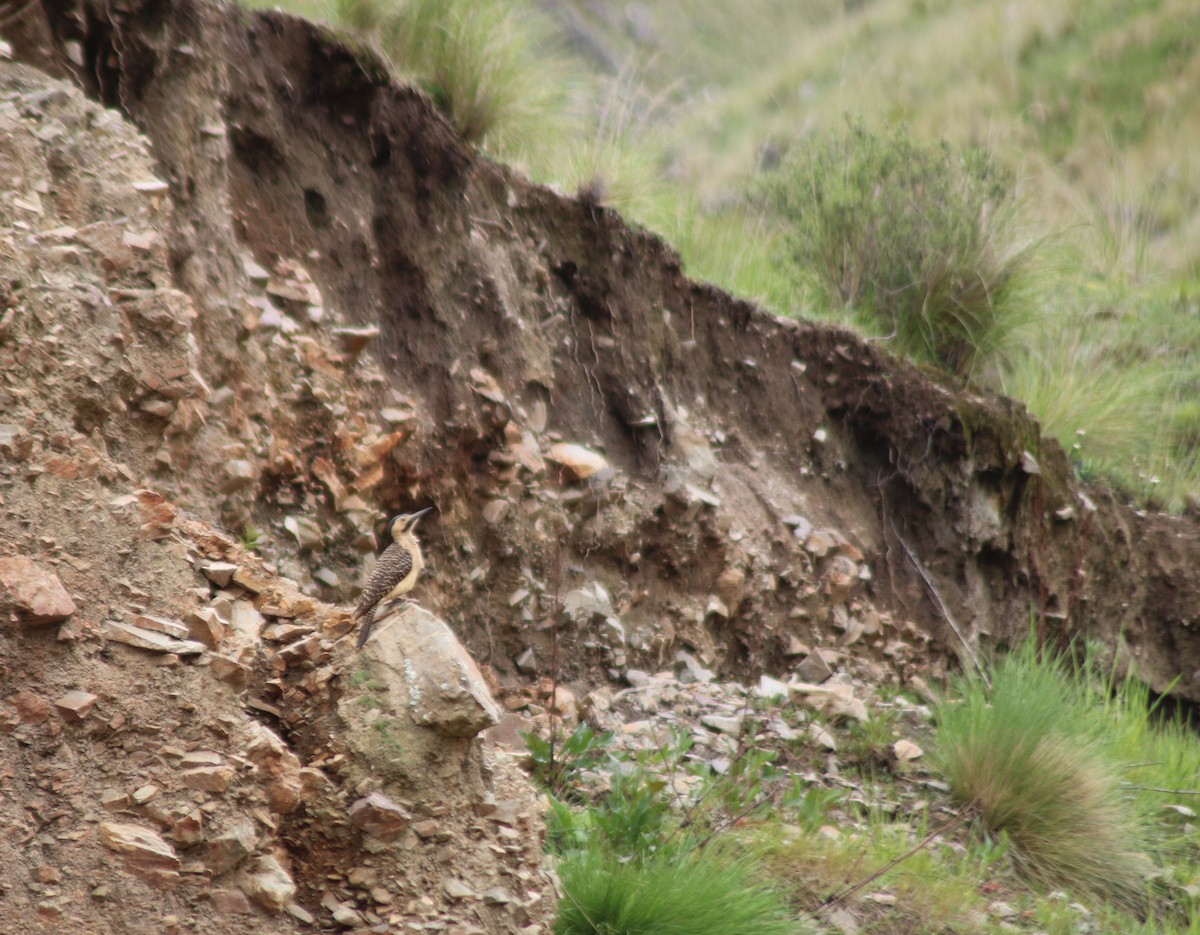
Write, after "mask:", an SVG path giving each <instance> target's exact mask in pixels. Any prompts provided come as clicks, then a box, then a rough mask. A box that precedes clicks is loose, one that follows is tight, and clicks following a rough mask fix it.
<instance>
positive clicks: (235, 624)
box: [229, 600, 267, 643]
mask: <svg viewBox="0 0 1200 935" xmlns="http://www.w3.org/2000/svg"><path fill="white" fill-rule="evenodd" d="M266 622H267V621H266V618H265V617H264V616H263V615H262V614H261V613H260V612H259V610H258V608H257V607H255V606H254V605H253V604H252V603H250V602H249V601H240V600H239V601H234V602H233V607H232V612H231V616H230V620H229V626H230V628H231V629H232V630H233V631H234V633H237V634H239V635H241V636H245V637H246V638H247V639H250V640H253V641H254V642H256V643H257V642H258V639H259V637H260V636H261V634H262V630H263V626H264V625H265V624H266Z"/></svg>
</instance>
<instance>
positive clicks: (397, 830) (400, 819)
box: [348, 792, 412, 842]
mask: <svg viewBox="0 0 1200 935" xmlns="http://www.w3.org/2000/svg"><path fill="white" fill-rule="evenodd" d="M348 814H349V816H350V824H352V825H353V826H354V827H355V828H358V829H359V830H360V831H363V832H364V833H366V834H369V835H371V837H373V838H378V839H379V840H380V841H384V842H391V841H396V840H399V838H400V836H401V835H402V834H404V832H405V830H406V829H407V828H408V825H409V822H410V820H411V818H412V816H411V815H410V814H409V813H408V811H407V810H406V809H405V808H404V807H403V806H401V805H397V804H396V803H395V802H393V801H392V800H391V799H389V798H388V797H387V796H386V795H384V794H383V793H382V792H372V793H371V794H370V795H368V796H365V797H363V798H361V799H359V800H358V801H357V802H355V803H354V804H353V805H351V806H350V809H349V812H348Z"/></svg>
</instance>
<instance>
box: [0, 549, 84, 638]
mask: <svg viewBox="0 0 1200 935" xmlns="http://www.w3.org/2000/svg"><path fill="white" fill-rule="evenodd" d="M4 594H7V596H8V598H9V599H10V600H11V601H12V602H13V603H14V604H16V606H17V609H18V610H19V611H20V612H21V613H22V615H23V616H24V617H25V619H26V620H27V621H28V622H30V623H36V624H44V623H58V622H59V621H60V620H66V619H67V618H68V617H69V616H71V614H73V613H75V609H76V608H75V602H74V601H73V600H71V595H70V594H68V593H67V589H66V588H64V587H63V586H62V582H61V581H59V580H58V575H56V574H55V573H54V572H53V571H50V570H49V569H47V568H43V567H42V566H40V565H38V564H37V563H36V562H32V561H30V560H29V559H27V558H26V557H25V556H23V555H9V556H6V557H5V558H0V595H4Z"/></svg>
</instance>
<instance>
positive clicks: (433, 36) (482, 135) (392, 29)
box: [330, 0, 567, 156]
mask: <svg viewBox="0 0 1200 935" xmlns="http://www.w3.org/2000/svg"><path fill="white" fill-rule="evenodd" d="M330 14H331V17H332V19H333V20H334V21H335V22H336V23H338V24H339V25H342V26H345V27H348V28H350V29H354V30H356V31H358V32H360V33H362V34H364V35H367V36H370V37H373V38H374V39H375V40H376V41H377V42H378V43H379V45H380V47H381V49H382V50H383V52H384V53H385V54H386V55H387V56H388V58H389V59H391V61H392V63H393V64H394V65H395V67H396V69H397V70H398V72H399V73H400V74H401V75H402V76H405V77H407V78H409V79H410V80H412V81H414V82H415V83H416V84H418V85H419V86H420V87H421V88H422V89H423V90H424V91H425V92H426V93H427V94H429V96H430V97H432V98H433V100H434V102H435V103H436V104H437V105H438V107H439V108H441V109H442V110H443V111H444V112H445V113H446V114H447V115H448V116H449V117H450V119H451V120H452V121H453V123H454V125H455V127H456V128H457V129H458V132H459V133H461V134H462V136H463V138H464V139H466V140H467V141H468V142H470V143H475V144H478V145H481V146H483V147H485V148H486V149H487V150H488V151H489V152H490V153H492V154H494V155H497V156H515V155H517V154H519V153H521V152H525V151H528V150H529V149H530V148H532V147H533V146H534V143H533V140H534V138H541V139H542V144H541V145H545V140H546V139H547V138H549V137H553V136H555V135H556V134H557V133H558V132H559V130H560V128H559V126H558V122H559V119H558V118H560V117H561V115H562V114H563V113H564V112H565V103H566V89H567V82H566V80H565V77H564V76H565V71H564V68H563V66H562V64H561V62H560V60H559V58H558V56H557V55H556V54H555V53H554V52H553V50H552V43H551V42H550V30H549V28H548V27H547V26H546V25H545V24H544V23H543V22H542V20H541V19H540V18H539V17H538V16H537V15H535V13H534V11H533V9H532V7H529V6H527V5H522V4H520V3H519V2H517V0H333V2H332V5H331V9H330Z"/></svg>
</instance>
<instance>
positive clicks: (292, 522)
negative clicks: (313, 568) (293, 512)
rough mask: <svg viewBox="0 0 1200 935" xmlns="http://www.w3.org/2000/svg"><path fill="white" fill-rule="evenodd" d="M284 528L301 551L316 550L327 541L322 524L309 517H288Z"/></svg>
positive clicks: (285, 519)
mask: <svg viewBox="0 0 1200 935" xmlns="http://www.w3.org/2000/svg"><path fill="white" fill-rule="evenodd" d="M283 528H284V529H286V530H287V531H288V532H290V533H291V534H292V536H293V538H295V540H296V544H297V545H298V546H299V547H300V550H301V551H304V550H306V549H314V548H316V547H317V546H319V545H321V544H322V543H323V542H324V541H325V535H324V533H323V532H322V531H321V526H320V524H319V523H318V522H317V521H316V520H314V519H312V518H311V517H308V516H286V517H284V520H283Z"/></svg>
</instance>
